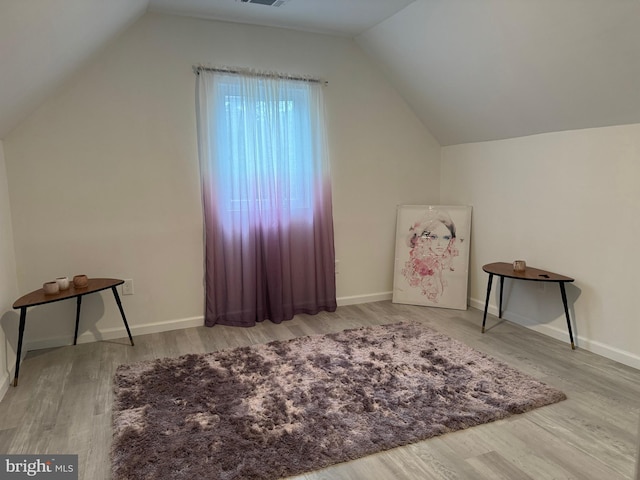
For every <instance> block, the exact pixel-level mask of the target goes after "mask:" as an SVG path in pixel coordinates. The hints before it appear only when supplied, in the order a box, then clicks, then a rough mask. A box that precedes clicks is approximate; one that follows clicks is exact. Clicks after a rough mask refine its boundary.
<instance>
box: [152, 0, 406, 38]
mask: <svg viewBox="0 0 640 480" xmlns="http://www.w3.org/2000/svg"><path fill="white" fill-rule="evenodd" d="M413 1H414V0H287V2H286V3H284V4H283V5H281V6H280V7H270V6H265V5H260V4H252V3H244V2H241V1H239V0H149V9H150V10H153V11H158V12H162V13H170V14H175V15H186V16H191V17H199V18H209V19H215V20H225V21H231V22H238V23H253V24H258V25H268V26H271V27H284V28H293V29H296V30H307V31H313V32H319V33H327V34H334V35H346V36H354V35H357V34H359V33H362V32H363V31H365V30H366V29H368V28H371V27H373V26H374V25H376V24H378V23H380V22H381V21H383V20H385V19H386V18H389V17H390V16H392V15H393V14H395V13H396V12H399V11H400V10H402V9H403V8H404V7H406V6H407V5H409V4H410V3H413Z"/></svg>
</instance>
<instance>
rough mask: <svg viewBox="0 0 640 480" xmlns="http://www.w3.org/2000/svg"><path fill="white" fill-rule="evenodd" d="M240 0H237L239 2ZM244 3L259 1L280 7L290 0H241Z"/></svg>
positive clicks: (269, 5)
mask: <svg viewBox="0 0 640 480" xmlns="http://www.w3.org/2000/svg"><path fill="white" fill-rule="evenodd" d="M237 1H238V0H236V2H237ZM240 1H241V2H242V3H257V4H258V5H267V6H268V7H279V6H281V5H284V4H285V3H287V2H288V0H240Z"/></svg>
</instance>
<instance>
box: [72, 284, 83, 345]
mask: <svg viewBox="0 0 640 480" xmlns="http://www.w3.org/2000/svg"><path fill="white" fill-rule="evenodd" d="M81 305H82V295H79V296H78V299H77V300H76V332H75V333H74V335H73V344H74V345H76V342H77V341H78V325H80V306H81Z"/></svg>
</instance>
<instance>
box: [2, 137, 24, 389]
mask: <svg viewBox="0 0 640 480" xmlns="http://www.w3.org/2000/svg"><path fill="white" fill-rule="evenodd" d="M17 294H18V281H17V278H16V261H15V253H14V249H13V230H12V228H11V210H10V208H9V190H8V187H7V176H6V168H5V159H4V148H3V143H2V141H0V398H2V396H3V395H4V393H5V391H6V389H7V388H8V387H9V383H10V380H11V379H13V374H14V370H13V369H14V367H15V362H16V358H15V355H16V344H17V333H18V322H19V316H18V315H17V314H16V313H15V311H14V310H12V309H11V305H12V304H13V302H14V301H15V300H16V298H17Z"/></svg>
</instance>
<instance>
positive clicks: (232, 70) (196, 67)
mask: <svg viewBox="0 0 640 480" xmlns="http://www.w3.org/2000/svg"><path fill="white" fill-rule="evenodd" d="M192 68H193V73H195V74H196V75H199V74H200V72H220V73H230V74H240V75H251V76H254V77H261V78H281V79H283V80H296V81H299V82H309V83H320V84H322V85H329V82H327V81H326V80H321V79H319V78H314V77H305V76H302V75H290V74H287V73H278V72H263V71H259V70H253V69H251V68H235V67H207V66H205V65H193V67H192Z"/></svg>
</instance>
